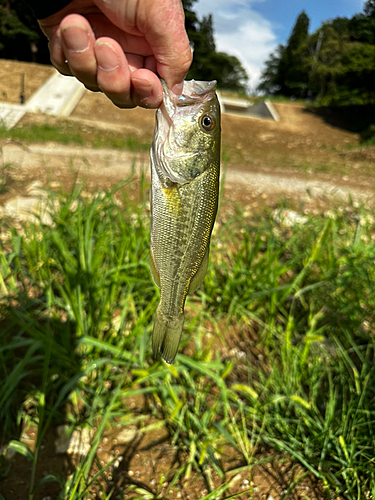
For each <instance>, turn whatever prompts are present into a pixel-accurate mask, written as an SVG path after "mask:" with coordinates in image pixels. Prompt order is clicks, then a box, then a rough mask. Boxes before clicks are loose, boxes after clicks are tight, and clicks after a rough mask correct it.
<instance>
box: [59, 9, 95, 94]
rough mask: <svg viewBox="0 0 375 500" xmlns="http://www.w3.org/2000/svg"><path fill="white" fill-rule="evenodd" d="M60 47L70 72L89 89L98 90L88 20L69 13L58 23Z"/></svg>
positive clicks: (92, 42) (93, 41)
mask: <svg viewBox="0 0 375 500" xmlns="http://www.w3.org/2000/svg"><path fill="white" fill-rule="evenodd" d="M60 31H61V42H62V43H61V47H62V50H63V52H64V55H65V59H66V60H67V64H68V65H69V68H70V71H71V73H72V74H73V75H74V76H75V77H76V78H78V80H80V81H81V82H82V83H83V84H84V85H85V87H87V88H88V89H90V90H98V86H97V81H96V70H97V64H96V58H95V54H94V44H95V36H94V33H93V31H92V29H91V26H90V24H89V22H88V21H87V20H86V19H85V18H84V17H83V16H80V15H78V14H71V15H69V16H67V17H66V18H64V19H63V20H62V21H61V24H60Z"/></svg>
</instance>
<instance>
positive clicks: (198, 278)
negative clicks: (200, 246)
mask: <svg viewBox="0 0 375 500" xmlns="http://www.w3.org/2000/svg"><path fill="white" fill-rule="evenodd" d="M208 255H209V247H207V250H206V253H205V254H204V257H203V260H202V264H201V267H200V268H199V269H198V271H197V272H196V274H195V275H194V277H193V279H192V280H191V282H190V286H189V293H194V292H195V290H197V288H199V287H200V285H201V284H202V283H203V280H204V277H205V276H206V272H207V267H208Z"/></svg>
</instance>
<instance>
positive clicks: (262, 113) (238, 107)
mask: <svg viewBox="0 0 375 500" xmlns="http://www.w3.org/2000/svg"><path fill="white" fill-rule="evenodd" d="M218 97H219V101H220V106H221V110H222V112H223V113H230V114H234V115H240V116H251V117H254V118H264V119H269V120H274V121H276V122H278V121H279V115H278V114H277V111H276V110H275V108H274V107H273V105H272V103H271V102H270V101H268V100H264V101H258V102H257V103H253V102H251V101H248V100H246V99H233V98H232V97H223V96H222V95H221V94H220V93H218Z"/></svg>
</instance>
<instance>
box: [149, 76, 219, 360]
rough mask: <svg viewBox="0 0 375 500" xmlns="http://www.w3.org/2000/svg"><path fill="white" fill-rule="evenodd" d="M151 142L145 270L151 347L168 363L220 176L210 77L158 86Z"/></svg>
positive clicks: (199, 278)
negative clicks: (152, 311) (179, 87)
mask: <svg viewBox="0 0 375 500" xmlns="http://www.w3.org/2000/svg"><path fill="white" fill-rule="evenodd" d="M163 87H164V96H163V104H162V106H161V107H160V108H159V109H158V111H157V113H156V127H155V135H154V141H153V144H152V148H151V194H152V200H151V218H152V223H151V247H150V257H151V273H152V277H153V279H154V282H155V284H156V285H157V286H158V287H159V288H160V303H159V305H158V308H157V310H156V317H155V324H154V330H153V334H152V349H153V353H154V356H155V357H159V356H161V357H162V358H163V359H164V360H165V361H166V362H167V363H173V361H174V359H175V357H176V353H177V349H178V345H179V343H180V339H181V335H182V328H183V325H184V305H185V300H186V296H187V294H188V293H193V292H194V291H195V290H196V289H197V288H198V287H199V285H200V284H201V283H202V282H203V279H204V276H205V274H206V270H207V265H208V254H209V246H210V238H211V232H212V228H213V225H214V222H215V217H216V212H217V204H218V195H219V174H220V105H219V101H218V98H217V95H216V93H215V90H216V82H215V81H213V82H198V81H194V80H191V81H187V82H184V88H183V92H182V95H181V96H176V95H175V94H174V93H173V92H171V91H170V90H169V89H168V88H167V87H166V85H165V84H163Z"/></svg>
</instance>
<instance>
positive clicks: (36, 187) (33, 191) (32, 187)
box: [26, 181, 48, 198]
mask: <svg viewBox="0 0 375 500" xmlns="http://www.w3.org/2000/svg"><path fill="white" fill-rule="evenodd" d="M26 193H27V194H28V196H35V197H40V198H46V197H47V196H48V191H47V190H45V189H43V184H42V183H41V182H40V181H34V182H32V183H31V184H29V185H28V186H27V188H26Z"/></svg>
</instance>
